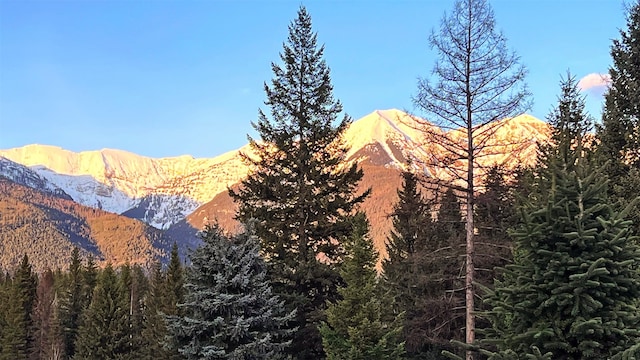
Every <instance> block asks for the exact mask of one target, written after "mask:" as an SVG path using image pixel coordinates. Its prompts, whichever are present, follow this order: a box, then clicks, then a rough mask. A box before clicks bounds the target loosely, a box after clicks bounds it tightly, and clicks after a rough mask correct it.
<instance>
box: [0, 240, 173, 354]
mask: <svg viewBox="0 0 640 360" xmlns="http://www.w3.org/2000/svg"><path fill="white" fill-rule="evenodd" d="M183 272H184V269H183V266H182V265H181V263H180V260H179V259H178V252H177V248H176V247H175V246H174V249H173V251H172V253H171V260H170V262H169V265H168V266H167V267H166V269H164V270H163V269H162V267H161V265H160V263H157V264H156V265H155V266H154V267H152V268H151V269H143V268H141V267H140V266H139V265H133V266H130V265H128V264H127V265H123V266H119V267H117V268H115V269H114V268H113V267H112V265H110V264H107V265H106V266H105V267H104V268H98V267H97V265H96V262H95V261H94V259H93V257H91V256H89V257H87V258H86V260H85V261H84V262H82V261H81V258H80V252H79V250H78V248H75V249H74V250H73V252H72V257H71V261H70V266H69V269H68V271H64V272H63V271H60V270H56V271H51V270H47V271H45V272H43V273H41V274H39V276H38V275H36V274H35V273H34V272H33V270H32V267H31V265H30V264H29V259H28V257H27V256H26V255H25V256H24V257H23V260H22V262H21V264H20V266H19V267H18V268H17V269H16V270H15V272H14V273H13V275H10V274H9V273H6V274H3V276H2V278H1V280H0V359H7V360H9V359H12V360H21V359H171V358H175V357H172V356H173V355H172V354H176V356H177V348H175V347H171V346H170V344H167V342H166V340H165V336H167V326H166V324H165V320H164V319H165V317H166V316H169V315H177V314H179V310H178V307H177V304H178V303H180V302H181V301H182V297H183V293H184V289H183V281H184V274H183Z"/></svg>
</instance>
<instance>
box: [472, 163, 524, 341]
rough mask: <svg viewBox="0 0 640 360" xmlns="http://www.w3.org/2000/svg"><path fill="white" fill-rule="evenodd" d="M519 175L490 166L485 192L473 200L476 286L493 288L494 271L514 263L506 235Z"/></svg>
mask: <svg viewBox="0 0 640 360" xmlns="http://www.w3.org/2000/svg"><path fill="white" fill-rule="evenodd" d="M519 172H520V173H519ZM521 172H522V170H516V172H513V171H508V170H507V169H505V168H503V167H500V166H492V167H491V168H489V170H488V171H487V174H486V176H485V179H484V191H483V192H482V193H480V194H478V196H477V197H476V208H475V212H476V216H475V219H476V228H477V229H478V231H477V235H476V239H477V242H476V245H477V246H476V282H477V283H479V284H481V285H482V286H484V287H492V285H493V279H494V278H496V276H497V274H496V268H497V267H502V266H504V265H506V264H507V263H509V262H511V261H512V259H513V258H512V247H511V237H510V236H509V234H508V231H509V230H510V229H511V228H513V227H514V226H515V225H516V223H517V215H516V214H517V209H516V194H518V191H519V188H520V187H521V186H523V185H525V184H520V181H521V180H522V175H523V173H521ZM521 195H525V194H521ZM478 295H480V297H482V295H483V294H482V292H479V293H478ZM478 308H479V309H482V307H481V306H479V307H478ZM484 325H485V324H484V323H479V324H478V327H479V328H480V327H482V326H484Z"/></svg>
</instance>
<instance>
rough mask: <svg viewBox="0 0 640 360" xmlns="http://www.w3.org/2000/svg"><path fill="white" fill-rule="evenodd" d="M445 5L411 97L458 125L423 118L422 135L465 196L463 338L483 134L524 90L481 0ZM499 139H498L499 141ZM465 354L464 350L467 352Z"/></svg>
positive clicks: (470, 319)
mask: <svg viewBox="0 0 640 360" xmlns="http://www.w3.org/2000/svg"><path fill="white" fill-rule="evenodd" d="M453 9H454V10H453V12H452V13H450V14H447V15H445V16H444V17H443V18H442V21H441V25H440V31H439V32H438V33H437V34H436V32H435V31H434V32H432V34H431V36H430V38H429V42H430V44H431V47H432V48H434V49H435V50H436V51H437V52H438V60H437V62H436V64H435V67H434V69H433V78H435V79H434V81H429V80H430V79H424V80H421V81H420V83H419V85H418V87H419V90H418V91H419V92H418V95H417V96H416V97H415V98H414V103H415V104H416V106H417V107H418V108H420V109H421V110H423V111H425V112H426V113H427V114H426V115H427V117H428V118H429V119H431V120H432V121H434V122H435V123H436V124H438V125H439V126H440V127H441V128H445V129H447V130H448V129H455V130H456V131H458V130H461V131H460V132H459V134H460V135H461V137H459V138H457V139H455V140H453V139H451V138H450V137H448V136H446V135H443V132H442V131H440V129H438V130H437V131H434V128H433V127H432V126H429V125H426V126H424V132H425V134H426V136H427V139H426V141H432V142H436V143H438V144H439V145H440V146H442V147H443V148H444V150H445V151H444V152H443V154H442V156H434V157H433V159H434V160H435V162H434V164H433V165H435V166H438V167H440V168H442V169H444V170H445V171H447V172H449V174H451V176H453V178H454V179H457V180H458V184H459V185H461V186H460V189H459V190H462V191H463V192H464V196H465V220H466V261H465V265H466V269H465V278H466V280H465V291H466V297H465V306H466V313H465V318H466V324H465V326H466V336H465V337H466V343H467V344H471V343H473V342H474V339H475V310H476V307H475V298H476V295H475V278H474V275H475V265H474V260H475V254H476V249H475V239H474V236H475V231H476V227H475V224H474V210H475V200H476V199H475V196H476V194H477V189H476V182H477V179H478V176H480V175H481V174H480V172H479V171H478V169H480V164H479V163H478V159H480V158H482V157H483V156H485V155H487V154H488V152H491V151H489V150H490V149H495V147H491V146H489V147H488V145H489V143H488V142H489V140H491V139H492V138H493V135H494V134H495V133H496V131H497V130H498V128H499V126H501V125H502V124H504V122H499V121H497V120H503V119H505V118H509V117H512V116H516V115H519V114H520V113H522V112H523V111H524V110H526V109H527V107H528V103H527V101H526V99H527V97H528V96H529V92H528V90H527V88H526V85H525V84H524V82H523V80H524V77H525V75H526V70H525V68H524V66H522V65H521V64H520V58H519V57H518V56H517V55H516V54H515V53H514V52H513V51H510V50H509V49H508V48H507V46H506V39H505V37H504V36H503V35H502V34H501V33H500V32H499V31H497V30H496V26H495V18H494V14H493V10H492V8H491V5H490V4H489V1H488V0H457V1H455V3H454V5H453ZM501 145H504V144H501ZM472 358H473V354H472V353H471V352H468V353H467V360H471V359H472Z"/></svg>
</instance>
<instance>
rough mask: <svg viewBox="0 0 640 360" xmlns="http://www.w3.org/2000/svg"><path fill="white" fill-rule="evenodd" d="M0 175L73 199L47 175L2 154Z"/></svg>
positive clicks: (0, 157) (18, 182) (21, 183)
mask: <svg viewBox="0 0 640 360" xmlns="http://www.w3.org/2000/svg"><path fill="white" fill-rule="evenodd" d="M0 176H4V177H6V178H8V179H9V180H11V181H13V182H15V183H17V184H20V185H24V186H27V187H30V188H33V189H36V190H40V191H42V192H45V193H49V194H51V195H54V196H57V197H61V198H64V199H68V200H71V197H70V196H69V195H67V193H65V192H64V190H62V189H61V188H59V187H58V186H56V185H54V184H53V183H52V182H50V181H49V180H47V179H46V178H45V177H43V176H40V175H39V174H38V173H37V172H35V171H33V170H31V169H29V168H28V167H26V166H24V165H21V164H18V163H16V162H13V161H11V160H9V159H7V158H4V157H2V156H0Z"/></svg>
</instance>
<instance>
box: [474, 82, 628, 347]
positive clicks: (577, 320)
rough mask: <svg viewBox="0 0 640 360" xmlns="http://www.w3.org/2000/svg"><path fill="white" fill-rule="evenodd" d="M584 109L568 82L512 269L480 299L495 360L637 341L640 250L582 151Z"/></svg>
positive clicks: (622, 214)
mask: <svg viewBox="0 0 640 360" xmlns="http://www.w3.org/2000/svg"><path fill="white" fill-rule="evenodd" d="M583 111H584V102H583V99H582V98H581V97H580V96H579V93H578V92H577V89H576V86H575V81H573V78H572V77H571V76H569V77H568V79H566V80H565V81H563V83H562V94H561V96H560V99H559V105H558V108H556V110H555V111H554V112H553V113H552V114H551V116H550V118H549V120H550V123H552V124H553V125H554V132H553V142H552V144H551V145H550V146H549V147H547V148H545V149H543V152H542V154H543V157H542V159H543V160H542V163H541V165H542V166H543V168H542V170H540V172H539V173H538V174H537V177H536V179H535V181H536V183H535V185H536V189H535V191H534V193H532V196H530V197H529V201H528V202H527V203H526V204H525V205H524V206H523V208H522V210H521V214H520V220H519V225H518V227H517V228H516V230H515V231H514V232H513V237H514V239H515V253H514V264H512V265H508V266H506V269H505V271H504V275H503V276H504V278H503V279H502V280H501V281H498V282H496V287H495V290H494V291H493V292H492V293H491V294H490V296H489V297H488V298H487V303H488V304H489V305H490V306H491V307H492V311H491V312H489V314H488V317H489V319H490V320H491V322H492V325H493V327H492V329H491V330H492V331H491V332H489V335H488V338H489V340H490V341H488V343H493V344H494V345H496V346H497V349H498V354H496V355H494V358H495V359H502V358H510V359H518V358H521V359H525V358H529V357H528V356H533V358H542V357H543V356H546V358H552V359H585V358H594V359H606V358H610V357H611V356H613V355H616V354H617V353H619V352H622V351H624V350H627V349H628V348H630V347H631V346H632V345H635V344H636V343H637V342H638V341H640V311H639V310H638V298H639V297H640V272H639V269H640V248H639V246H638V242H637V238H634V237H633V236H630V226H631V223H630V221H627V220H625V217H626V212H624V211H623V212H618V211H615V210H613V209H612V207H611V205H610V201H609V198H608V196H607V179H606V176H605V175H604V173H603V172H602V170H601V168H599V167H597V166H596V165H594V162H593V161H590V159H589V152H588V151H587V150H585V148H584V144H585V140H584V136H585V134H586V132H587V130H588V129H589V119H588V117H587V116H586V115H584V112H583ZM535 348H537V349H538V350H539V353H538V355H535V354H534V353H533V352H534V350H535ZM516 354H517V355H516ZM527 354H529V355H527Z"/></svg>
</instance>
